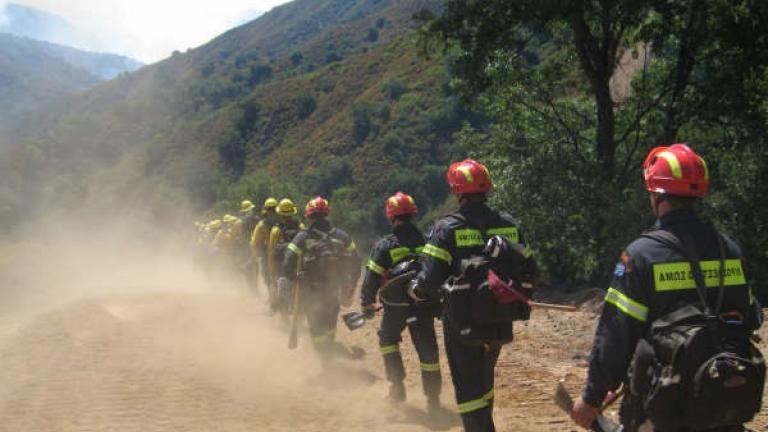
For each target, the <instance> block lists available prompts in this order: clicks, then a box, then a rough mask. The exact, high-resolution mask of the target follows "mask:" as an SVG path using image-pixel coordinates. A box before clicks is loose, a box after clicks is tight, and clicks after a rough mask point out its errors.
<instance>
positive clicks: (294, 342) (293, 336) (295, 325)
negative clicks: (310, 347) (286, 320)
mask: <svg viewBox="0 0 768 432" xmlns="http://www.w3.org/2000/svg"><path fill="white" fill-rule="evenodd" d="M296 266H297V267H298V271H297V272H296V282H295V283H294V285H293V310H292V312H293V315H292V316H291V333H290V334H289V335H288V349H296V348H297V347H298V346H299V306H300V305H301V301H300V297H299V293H300V288H301V279H302V277H303V273H302V272H301V257H299V261H298V263H297V264H296Z"/></svg>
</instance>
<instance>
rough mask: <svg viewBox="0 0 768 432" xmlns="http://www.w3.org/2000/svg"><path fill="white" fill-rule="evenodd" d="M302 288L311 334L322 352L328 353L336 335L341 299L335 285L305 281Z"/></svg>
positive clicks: (313, 341)
mask: <svg viewBox="0 0 768 432" xmlns="http://www.w3.org/2000/svg"><path fill="white" fill-rule="evenodd" d="M300 289H301V293H300V295H301V307H302V309H303V310H304V314H305V315H306V316H307V325H308V326H309V335H310V337H311V338H312V343H313V345H314V346H315V348H316V349H317V350H318V352H320V354H328V350H329V349H330V348H331V347H332V345H333V342H334V339H335V336H336V321H337V318H338V315H339V300H338V297H337V293H336V291H335V290H334V289H333V287H330V288H328V287H324V286H320V285H310V284H308V283H304V284H302V285H301V287H300Z"/></svg>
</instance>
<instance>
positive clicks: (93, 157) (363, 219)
mask: <svg viewBox="0 0 768 432" xmlns="http://www.w3.org/2000/svg"><path fill="white" fill-rule="evenodd" d="M434 3H435V2H429V1H414V0H411V1H398V0H323V1H318V0H298V1H295V2H292V3H289V4H286V5H284V6H281V7H278V8H276V9H274V10H272V11H271V12H270V13H268V14H265V15H264V16H262V17H260V18H259V19H257V20H255V21H254V22H252V23H250V24H247V25H244V26H241V27H238V28H236V29H234V30H232V31H229V32H227V33H225V34H223V35H221V36H220V37H218V38H216V39H214V40H213V41H211V42H210V43H208V44H207V45H204V46H202V47H200V48H198V49H194V50H190V51H188V52H186V53H178V54H176V55H174V56H172V57H171V58H169V59H167V60H165V61H163V62H160V63H158V64H155V65H152V66H148V67H145V68H143V69H141V70H139V71H137V72H135V73H132V74H130V75H127V76H121V77H118V78H117V79H115V80H113V81H111V82H109V83H106V84H105V85H101V86H99V87H97V88H95V89H93V90H91V91H89V92H87V93H85V94H83V95H80V96H78V97H75V98H72V99H70V100H68V101H67V102H66V103H63V104H61V106H59V107H58V108H56V109H51V110H49V111H47V112H45V113H43V114H41V115H40V116H37V117H35V118H34V119H31V120H29V121H28V122H27V123H26V124H25V125H23V127H21V128H19V129H18V130H16V131H15V133H14V134H12V136H11V137H9V138H8V139H9V140H10V141H13V142H14V143H23V145H17V146H15V147H16V148H17V150H16V152H15V154H14V155H11V156H10V157H8V158H7V161H24V164H21V163H16V164H13V163H10V162H8V164H9V165H11V166H9V167H7V169H4V170H3V172H4V173H10V172H13V173H14V174H9V175H8V176H9V177H10V178H11V179H10V180H8V182H7V183H10V184H16V185H17V186H18V187H19V188H20V189H21V190H23V191H24V193H25V196H27V197H35V198H37V202H45V205H46V207H50V206H55V205H65V206H77V205H78V204H77V203H78V202H82V200H94V199H95V200H102V199H103V200H108V199H111V198H113V197H118V196H119V197H120V201H121V203H124V204H128V203H132V202H141V203H143V204H146V203H158V204H159V203H164V204H168V203H174V202H182V201H184V200H185V199H186V198H189V199H190V200H191V201H192V202H193V204H194V205H195V206H196V208H197V209H199V210H203V209H206V208H210V207H211V206H214V205H218V206H219V207H221V206H225V205H227V204H231V203H232V202H234V201H236V200H238V199H240V198H241V197H242V196H244V195H249V196H253V197H254V198H257V199H258V198H260V197H259V195H260V194H262V193H266V192H260V191H264V190H265V188H267V192H269V189H271V190H272V191H275V193H278V192H281V191H287V190H291V191H293V192H294V193H293V195H295V196H296V197H297V198H299V199H303V198H304V197H306V196H307V195H309V194H324V195H327V196H329V197H332V198H334V200H335V202H336V204H337V206H336V207H337V208H338V209H339V211H338V212H337V214H338V215H345V217H346V218H347V219H348V222H349V223H350V224H351V225H352V227H351V229H352V230H353V231H366V232H367V233H370V232H371V231H373V228H372V227H371V226H370V221H371V220H378V221H381V219H383V218H382V217H381V215H380V214H381V209H380V206H381V202H380V201H381V199H382V198H383V196H384V194H386V193H390V192H393V191H394V190H395V189H397V188H405V187H407V188H409V190H411V191H412V193H414V194H415V195H417V197H418V198H419V199H420V200H421V202H422V207H423V208H429V207H430V206H432V205H437V204H440V203H441V202H442V201H443V199H444V198H445V195H446V191H445V186H444V185H443V182H442V175H443V172H444V169H445V164H446V163H447V162H448V160H449V159H450V158H452V157H454V156H455V155H456V152H455V151H454V150H455V149H454V148H453V146H452V144H451V143H452V142H453V140H452V138H451V137H452V134H453V133H454V132H455V131H457V130H458V129H459V128H460V126H461V124H462V121H464V120H469V119H472V116H471V115H470V114H469V113H467V112H466V111H465V110H463V109H462V108H460V107H459V104H458V103H457V102H456V100H455V97H454V96H453V94H452V91H451V89H450V86H449V85H448V81H449V78H448V76H447V75H446V73H445V70H444V68H443V66H441V64H440V63H439V62H435V61H433V60H429V59H427V58H425V57H422V56H420V55H419V50H418V47H417V45H416V38H415V32H414V29H415V22H414V21H413V18H412V17H413V15H414V13H416V12H418V11H421V10H422V9H424V8H427V7H430V6H432V5H433V4H434ZM30 166H32V167H35V168H34V169H29V167H30ZM267 183H269V185H268V186H266V184H267ZM35 201H36V200H33V199H30V200H27V201H26V209H27V211H29V208H30V203H32V202H35ZM345 207H346V208H345ZM5 208H6V209H8V208H10V207H9V206H6V207H5ZM7 217H11V218H12V216H7Z"/></svg>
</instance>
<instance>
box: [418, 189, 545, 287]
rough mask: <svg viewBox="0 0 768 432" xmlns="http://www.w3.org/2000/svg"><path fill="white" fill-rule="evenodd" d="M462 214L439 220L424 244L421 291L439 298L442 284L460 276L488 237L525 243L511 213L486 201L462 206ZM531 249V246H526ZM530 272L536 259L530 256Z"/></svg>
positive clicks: (419, 276)
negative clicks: (464, 264)
mask: <svg viewBox="0 0 768 432" xmlns="http://www.w3.org/2000/svg"><path fill="white" fill-rule="evenodd" d="M458 213H460V214H461V215H463V216H464V218H466V222H462V221H460V220H458V219H456V218H455V217H453V216H451V215H447V216H444V217H443V218H441V219H440V220H438V221H437V222H436V223H435V225H434V226H433V228H432V233H431V234H430V235H429V240H427V244H426V245H425V246H424V251H423V259H422V266H421V271H420V272H419V275H418V277H417V280H418V288H417V294H418V295H420V296H422V297H426V298H432V299H434V298H439V296H440V287H441V285H442V284H443V283H444V282H445V281H446V279H447V278H448V277H449V276H459V273H460V271H461V270H460V264H461V260H462V259H464V258H469V257H470V256H472V255H478V254H481V253H482V251H483V248H484V247H485V243H486V241H487V240H488V238H490V237H492V236H494V235H502V236H504V237H506V238H507V239H509V240H510V241H511V242H512V243H519V244H525V239H524V237H523V235H522V233H521V232H520V228H519V226H518V223H517V221H516V220H515V219H514V218H513V217H512V216H510V215H509V214H507V213H500V212H497V211H494V210H491V209H490V208H488V206H486V205H485V204H469V205H466V206H462V207H461V208H460V209H459V211H458ZM526 252H527V248H526ZM526 265H528V266H531V269H530V270H529V273H530V274H535V273H536V271H535V269H534V268H535V265H536V264H535V262H534V261H533V259H529V260H528V263H527V264H526Z"/></svg>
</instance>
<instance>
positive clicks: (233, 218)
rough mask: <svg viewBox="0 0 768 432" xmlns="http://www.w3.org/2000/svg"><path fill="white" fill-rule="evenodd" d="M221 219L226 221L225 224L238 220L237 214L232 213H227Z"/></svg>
mask: <svg viewBox="0 0 768 432" xmlns="http://www.w3.org/2000/svg"><path fill="white" fill-rule="evenodd" d="M221 221H222V222H223V223H225V224H231V223H234V222H236V221H237V217H235V216H232V215H231V214H225V215H224V216H223V217H222V218H221Z"/></svg>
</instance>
